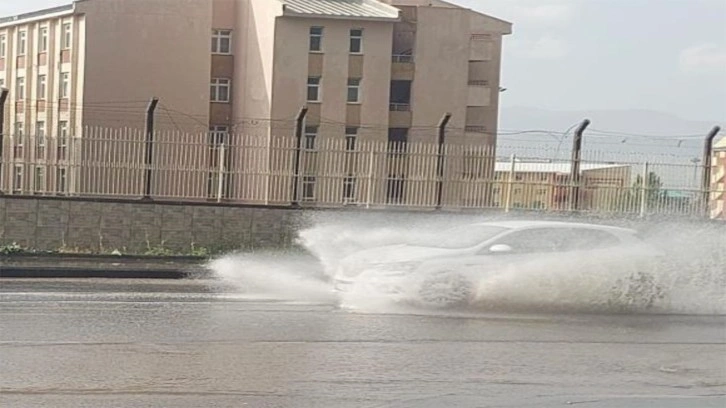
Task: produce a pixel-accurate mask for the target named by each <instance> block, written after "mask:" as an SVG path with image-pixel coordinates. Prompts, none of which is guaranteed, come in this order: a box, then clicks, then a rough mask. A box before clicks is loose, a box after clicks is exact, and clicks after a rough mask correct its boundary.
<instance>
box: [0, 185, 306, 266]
mask: <svg viewBox="0 0 726 408" xmlns="http://www.w3.org/2000/svg"><path fill="white" fill-rule="evenodd" d="M295 214H296V213H295V212H294V211H290V210H286V209H274V208H267V209H266V208H252V207H223V206H205V205H174V204H158V203H132V202H113V201H91V200H64V199H38V198H15V197H13V198H11V197H0V245H2V244H8V243H12V242H17V243H18V244H19V245H21V246H23V247H26V248H34V249H39V250H59V249H61V248H67V249H78V250H93V251H99V250H101V251H113V250H114V249H118V250H120V251H122V252H125V253H143V252H145V251H146V250H147V249H148V248H149V247H151V248H158V247H159V246H162V245H163V247H164V248H168V249H172V250H176V251H184V252H189V251H190V250H191V247H192V245H194V246H195V247H197V248H200V247H204V248H207V249H209V250H215V251H218V250H232V249H236V248H254V247H258V248H259V247H281V246H287V245H289V244H290V243H291V241H292V239H293V238H294V235H293V234H294V231H295V228H294V226H295V219H296V217H295Z"/></svg>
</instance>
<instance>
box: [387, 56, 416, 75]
mask: <svg viewBox="0 0 726 408" xmlns="http://www.w3.org/2000/svg"><path fill="white" fill-rule="evenodd" d="M414 70H415V64H414V56H413V55H412V54H394V55H393V56H392V57H391V79H394V80H407V81H411V80H413V73H414Z"/></svg>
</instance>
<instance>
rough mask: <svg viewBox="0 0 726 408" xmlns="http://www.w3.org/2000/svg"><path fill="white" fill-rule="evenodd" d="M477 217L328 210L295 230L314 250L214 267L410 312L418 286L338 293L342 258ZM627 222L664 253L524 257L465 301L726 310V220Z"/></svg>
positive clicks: (307, 292)
mask: <svg viewBox="0 0 726 408" xmlns="http://www.w3.org/2000/svg"><path fill="white" fill-rule="evenodd" d="M474 220H476V221H477V222H481V221H482V217H467V216H433V217H432V216H428V217H426V218H423V217H416V216H397V217H394V216H390V215H373V216H371V215H366V216H361V217H350V216H348V217H347V218H345V219H337V220H336V219H330V217H326V219H325V220H315V221H314V226H313V227H311V228H307V229H304V230H302V231H300V233H299V240H298V242H299V244H300V245H301V246H302V247H304V248H305V249H306V250H307V251H308V253H309V254H310V255H312V256H310V255H300V254H290V253H274V252H273V253H257V254H236V255H230V256H227V257H224V258H222V259H218V260H216V261H215V262H214V263H212V265H211V268H212V269H213V270H214V271H215V272H216V273H217V275H218V276H220V277H221V278H223V279H224V280H226V281H229V282H233V283H234V284H235V285H237V286H238V287H239V289H240V290H243V291H245V292H246V293H250V294H252V293H257V294H265V295H267V296H269V297H276V298H281V299H288V300H303V301H326V302H336V303H338V304H340V305H342V306H343V307H346V308H348V309H353V310H357V311H368V312H370V311H373V312H385V313H391V312H401V311H403V312H404V313H405V312H409V311H413V310H420V309H419V308H420V306H421V302H420V300H421V299H418V298H417V294H416V293H415V292H414V293H409V294H408V295H407V296H401V295H398V296H395V297H392V296H390V295H385V294H381V293H377V292H376V291H375V290H372V289H371V288H369V287H366V285H359V286H357V287H356V290H354V291H353V292H351V293H346V294H344V295H342V296H341V295H340V294H336V293H335V292H334V291H333V288H332V284H331V283H330V277H332V276H333V275H334V274H335V272H336V270H337V268H338V266H339V263H340V261H341V260H342V259H344V258H345V257H346V256H348V255H350V254H353V253H355V252H358V251H361V250H364V249H367V248H372V247H376V246H382V245H393V244H406V243H410V242H412V241H414V240H415V241H416V242H418V243H421V242H422V241H423V242H425V241H426V240H427V239H431V240H435V239H436V233H437V232H439V231H441V229H442V228H447V227H451V226H453V225H455V224H466V223H469V222H472V221H474ZM579 221H581V220H579ZM620 224H621V225H622V222H621V223H620ZM631 227H633V228H635V229H639V230H642V231H645V236H644V239H645V240H646V242H648V243H650V244H652V245H653V246H656V247H657V248H660V249H661V250H662V251H664V252H665V253H666V254H667V258H666V260H667V262H665V263H663V264H660V265H659V266H658V268H657V269H651V270H648V271H646V272H645V273H644V272H643V271H642V270H640V269H639V267H638V266H637V264H638V260H639V259H640V257H639V254H638V253H637V252H634V251H629V250H628V249H624V250H614V251H611V252H610V253H607V254H605V255H604V257H605V258H617V259H620V260H621V261H622V260H624V261H625V265H626V266H625V267H619V268H612V267H607V266H604V265H606V262H605V261H606V260H607V259H605V258H603V259H597V258H589V259H586V260H582V261H584V263H585V264H586V265H587V267H585V268H580V269H574V268H572V267H571V264H572V262H573V259H572V258H571V257H570V258H564V257H563V258H560V259H556V260H550V261H548V262H547V263H542V262H540V261H526V262H522V263H518V264H516V265H510V266H509V267H507V268H504V269H503V270H499V271H487V273H486V274H482V277H481V278H480V279H477V282H475V288H476V296H475V300H474V301H473V302H472V303H471V304H469V305H468V308H469V310H475V311H485V312H491V311H496V312H533V311H534V312H558V313H562V312H565V313H579V312H593V313H613V312H615V313H664V314H726V226H723V225H721V226H719V225H693V224H678V223H668V224H664V223H654V224H644V223H638V224H634V225H632V226H631ZM631 260H632V262H630V261H631ZM629 264H632V267H630V266H629ZM620 265H623V262H621V263H620ZM412 308H413V309H412Z"/></svg>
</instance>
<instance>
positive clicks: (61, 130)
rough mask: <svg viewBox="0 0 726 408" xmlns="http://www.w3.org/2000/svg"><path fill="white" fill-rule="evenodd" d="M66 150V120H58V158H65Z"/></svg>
mask: <svg viewBox="0 0 726 408" xmlns="http://www.w3.org/2000/svg"><path fill="white" fill-rule="evenodd" d="M67 152H68V121H67V120H62V121H60V122H58V160H65V159H66V154H67Z"/></svg>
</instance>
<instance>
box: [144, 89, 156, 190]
mask: <svg viewBox="0 0 726 408" xmlns="http://www.w3.org/2000/svg"><path fill="white" fill-rule="evenodd" d="M158 103H159V99H158V98H157V97H153V98H151V100H150V101H149V106H148V107H147V108H146V180H145V186H144V199H146V200H150V199H151V165H152V161H153V154H154V111H155V110H156V105H157V104H158Z"/></svg>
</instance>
